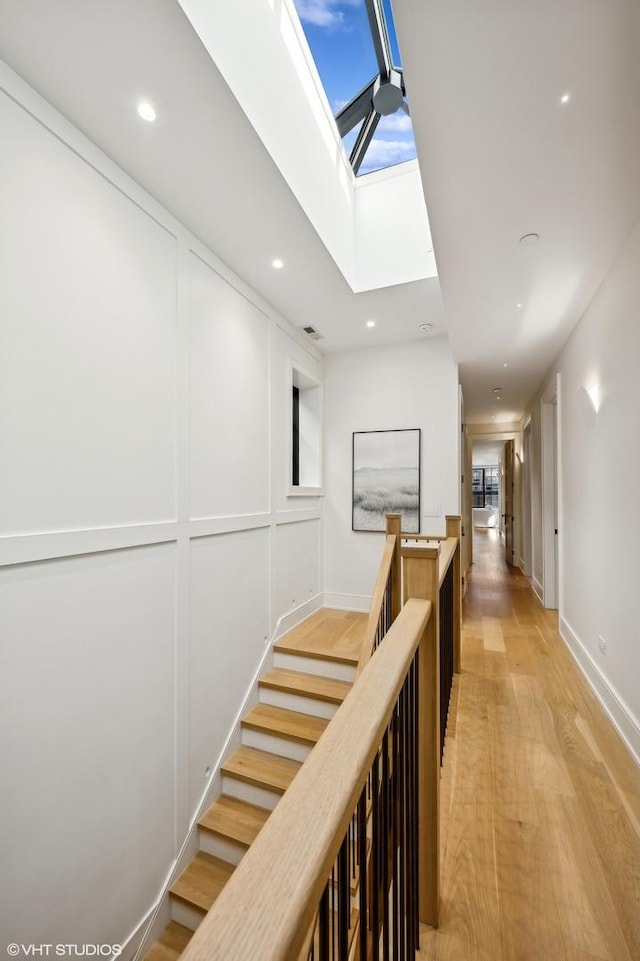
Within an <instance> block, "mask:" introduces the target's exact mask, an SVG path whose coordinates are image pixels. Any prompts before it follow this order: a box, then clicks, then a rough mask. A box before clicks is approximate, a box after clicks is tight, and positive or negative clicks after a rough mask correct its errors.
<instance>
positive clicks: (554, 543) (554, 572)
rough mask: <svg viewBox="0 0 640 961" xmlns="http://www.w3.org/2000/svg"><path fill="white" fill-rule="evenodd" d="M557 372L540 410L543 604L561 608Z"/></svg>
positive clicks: (560, 512) (560, 514)
mask: <svg viewBox="0 0 640 961" xmlns="http://www.w3.org/2000/svg"><path fill="white" fill-rule="evenodd" d="M560 389H561V384H560V374H556V375H555V376H554V377H553V379H552V380H551V381H550V382H549V384H548V385H547V387H546V388H545V390H544V391H543V394H542V398H541V402H540V412H541V418H540V420H541V428H542V430H541V434H542V436H541V441H542V603H543V606H544V607H546V608H548V609H549V610H555V609H558V610H560V602H561V597H562V590H561V576H560V573H561V570H562V565H561V543H562V533H561V532H562V526H561V525H562V504H561V484H560V482H559V478H560V477H561V464H560V450H561V443H560V439H561V423H560Z"/></svg>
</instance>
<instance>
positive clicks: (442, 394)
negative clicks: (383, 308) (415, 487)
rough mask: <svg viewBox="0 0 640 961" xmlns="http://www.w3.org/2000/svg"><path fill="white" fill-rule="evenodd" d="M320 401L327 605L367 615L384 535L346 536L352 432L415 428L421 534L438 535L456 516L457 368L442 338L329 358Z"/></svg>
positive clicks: (329, 355)
mask: <svg viewBox="0 0 640 961" xmlns="http://www.w3.org/2000/svg"><path fill="white" fill-rule="evenodd" d="M325 397H326V401H325V425H326V426H325V429H326V468H325V491H326V497H325V520H324V523H325V550H324V589H325V598H327V599H328V600H329V601H330V602H332V603H334V604H338V605H340V606H344V607H349V608H353V609H356V610H367V609H368V607H369V605H370V602H371V595H372V593H373V587H374V584H375V579H376V575H377V572H378V567H379V564H380V557H381V554H382V546H383V543H384V535H383V534H379V533H363V532H354V531H352V530H351V485H352V435H353V431H360V430H391V429H397V428H416V427H419V428H421V430H422V435H421V452H422V464H421V468H422V471H421V511H422V514H423V516H422V519H421V529H422V531H423V532H426V533H434V534H443V533H444V529H445V520H444V518H445V515H446V514H458V513H459V507H458V501H459V487H460V485H459V478H458V459H459V452H458V433H459V430H460V426H459V423H458V369H457V366H456V364H455V363H454V361H453V358H452V356H451V350H450V347H449V344H448V342H447V341H446V340H445V339H444V338H438V339H434V340H424V341H415V342H414V343H409V344H399V345H393V346H390V347H381V348H370V349H367V350H351V351H344V352H342V353H337V354H328V355H327V357H326V359H325ZM430 509H433V510H434V511H436V512H437V515H436V516H425V514H426V513H427V511H429V510H430Z"/></svg>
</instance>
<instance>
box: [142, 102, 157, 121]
mask: <svg viewBox="0 0 640 961" xmlns="http://www.w3.org/2000/svg"><path fill="white" fill-rule="evenodd" d="M138 116H139V117H142V119H143V120H148V121H149V123H153V121H154V120H155V119H156V112H155V110H154V109H153V107H152V106H151V104H150V103H147V101H146V100H143V101H142V103H139V104H138Z"/></svg>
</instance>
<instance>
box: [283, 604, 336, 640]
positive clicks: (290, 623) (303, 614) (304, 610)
mask: <svg viewBox="0 0 640 961" xmlns="http://www.w3.org/2000/svg"><path fill="white" fill-rule="evenodd" d="M323 606H324V601H323V595H322V594H316V595H315V597H311V598H310V599H309V600H308V601H305V603H304V604H301V605H300V607H294V609H293V610H292V611H287V613H286V614H283V615H282V617H280V618H279V619H278V623H277V625H276V629H275V632H274V635H273V640H274V641H278V640H279V639H280V638H281V637H282V635H283V634H286V633H287V631H290V630H291V629H292V628H294V627H297V626H298V624H301V623H302V621H306V619H307V618H308V617H311V615H312V614H315V612H316V611H319V610H320V608H321V607H323Z"/></svg>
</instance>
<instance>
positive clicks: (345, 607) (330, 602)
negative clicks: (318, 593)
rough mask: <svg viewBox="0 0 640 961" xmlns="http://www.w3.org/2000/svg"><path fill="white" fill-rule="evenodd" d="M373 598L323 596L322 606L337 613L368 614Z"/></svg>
mask: <svg viewBox="0 0 640 961" xmlns="http://www.w3.org/2000/svg"><path fill="white" fill-rule="evenodd" d="M372 600H373V598H372V597H370V596H368V595H367V594H325V595H324V601H323V606H324V607H333V608H335V609H336V610H339V611H356V612H358V613H361V614H368V613H369V611H370V610H371V602H372Z"/></svg>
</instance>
